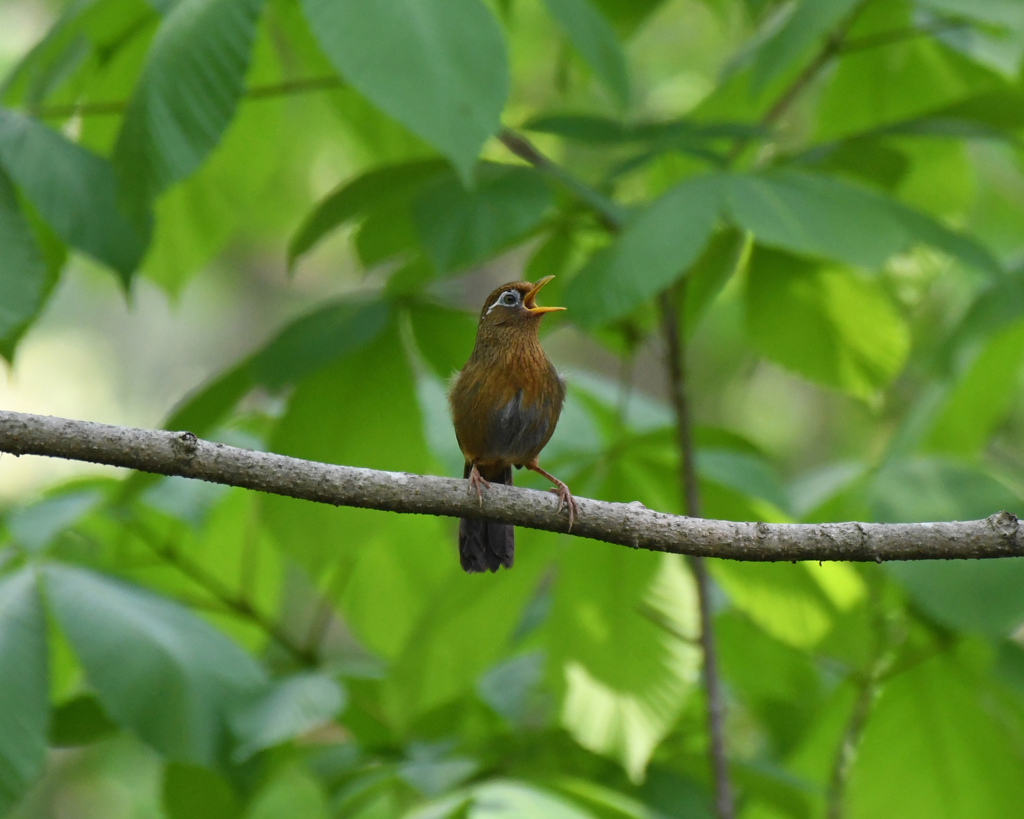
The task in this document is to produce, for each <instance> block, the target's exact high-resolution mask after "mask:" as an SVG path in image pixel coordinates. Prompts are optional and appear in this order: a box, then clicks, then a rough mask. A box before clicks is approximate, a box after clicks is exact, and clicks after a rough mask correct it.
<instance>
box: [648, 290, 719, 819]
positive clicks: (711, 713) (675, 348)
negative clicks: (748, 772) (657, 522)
mask: <svg viewBox="0 0 1024 819" xmlns="http://www.w3.org/2000/svg"><path fill="white" fill-rule="evenodd" d="M685 295H686V282H685V280H683V281H679V282H677V283H676V284H675V286H674V287H673V288H672V290H671V291H664V292H663V293H662V294H661V296H660V297H659V304H660V306H661V329H662V333H663V335H664V337H665V367H666V370H667V371H668V385H669V396H670V399H671V401H672V410H673V414H674V415H675V419H676V445H677V447H678V449H679V484H680V487H681V491H682V493H683V504H684V508H685V509H686V514H687V515H690V516H691V517H699V516H700V486H699V484H698V482H697V464H696V458H695V457H694V446H693V419H692V417H691V415H690V401H689V394H688V392H687V380H686V349H685V347H684V346H683V343H684V342H683V335H682V329H683V328H682V327H681V326H680V324H681V321H680V318H679V316H680V315H685V313H684V298H685ZM673 296H675V298H673ZM688 563H689V565H690V571H691V572H692V573H693V579H694V580H695V581H696V583H697V603H698V606H699V608H700V647H701V652H702V654H703V655H704V664H703V674H704V690H705V692H706V696H707V722H708V737H709V744H710V748H709V754H708V756H709V757H710V760H711V772H712V777H713V780H714V785H715V813H716V814H718V819H732V817H733V816H734V815H735V807H734V805H733V797H732V784H731V782H730V781H729V762H728V759H727V758H726V753H725V702H724V697H723V694H722V679H721V675H720V674H719V672H718V652H717V650H716V647H715V630H714V618H713V615H712V611H711V578H710V577H708V569H707V566H705V565H704V558H702V557H693V556H691V557H690V558H689V560H688Z"/></svg>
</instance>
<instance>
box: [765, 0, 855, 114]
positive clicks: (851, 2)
mask: <svg viewBox="0 0 1024 819" xmlns="http://www.w3.org/2000/svg"><path fill="white" fill-rule="evenodd" d="M860 2H861V0H801V2H800V3H799V4H798V5H797V6H796V7H795V8H794V9H793V12H792V13H791V14H790V15H789V17H788V18H787V19H786V21H785V23H783V24H782V26H781V27H780V28H779V29H778V31H776V32H775V33H774V34H773V35H772V36H771V37H769V38H768V39H767V40H765V41H764V42H763V43H761V45H760V46H759V47H758V49H757V53H756V54H755V56H754V67H753V71H752V72H751V76H752V82H751V85H752V87H753V90H754V93H755V94H760V93H761V92H762V91H764V89H766V88H767V87H768V86H769V85H771V84H772V82H773V81H774V80H775V79H776V78H778V77H779V76H781V75H782V74H783V73H784V72H786V71H788V70H790V69H791V68H793V67H794V66H795V64H796V63H797V61H798V60H803V59H804V58H805V57H806V56H807V55H808V52H809V51H810V50H811V49H812V47H814V46H820V44H821V43H822V42H823V41H824V39H825V37H826V35H830V34H832V32H833V31H834V29H835V28H836V26H837V25H839V23H841V22H842V21H843V19H844V18H846V17H848V16H849V15H850V12H851V11H853V9H854V8H856V6H857V5H858V4H859V3H860Z"/></svg>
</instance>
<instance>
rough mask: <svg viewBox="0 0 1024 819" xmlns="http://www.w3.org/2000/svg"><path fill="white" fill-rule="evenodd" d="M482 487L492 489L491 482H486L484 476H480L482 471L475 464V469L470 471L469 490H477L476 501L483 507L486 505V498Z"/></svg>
mask: <svg viewBox="0 0 1024 819" xmlns="http://www.w3.org/2000/svg"><path fill="white" fill-rule="evenodd" d="M482 487H487V488H488V489H490V488H491V484H490V481H487V480H485V479H484V476H483V475H481V474H480V470H478V469H477V468H476V464H473V468H472V469H471V470H470V471H469V489H470V491H472V490H474V489H475V490H476V499H477V501H479V503H480V505H481V506H483V504H484V496H483V492H481V488H482Z"/></svg>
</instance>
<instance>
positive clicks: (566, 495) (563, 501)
mask: <svg viewBox="0 0 1024 819" xmlns="http://www.w3.org/2000/svg"><path fill="white" fill-rule="evenodd" d="M526 468H527V469H530V470H532V471H534V472H536V473H537V474H538V475H543V476H544V477H545V478H547V479H548V480H549V481H551V483H553V484H554V485H555V486H554V488H553V489H550V490H549V491H551V492H554V493H555V494H556V495H558V508H557V509H556V510H555V511H556V512H561V511H562V507H563V506H564V507H565V508H566V509H568V510H569V531H570V532H571V531H572V524H573V521H574V520H575V519H576V515H578V514H579V512H580V508H579V506H578V505H577V504H576V499H575V498H574V497H573V496H572V492H570V491H569V487H568V486H566V485H565V484H564V483H562V482H561V481H560V480H558V478H556V477H555V476H554V475H552V474H551V473H550V472H545V471H544V470H543V469H541V468H540V466H539V465H538V464H537V459H536V458H534V459H533V460H532V461H530V463H528V464H526Z"/></svg>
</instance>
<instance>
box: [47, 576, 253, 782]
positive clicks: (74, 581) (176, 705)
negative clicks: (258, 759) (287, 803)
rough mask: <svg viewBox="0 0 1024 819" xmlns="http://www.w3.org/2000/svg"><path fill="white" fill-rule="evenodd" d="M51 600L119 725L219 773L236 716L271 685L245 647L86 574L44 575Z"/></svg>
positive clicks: (152, 598)
mask: <svg viewBox="0 0 1024 819" xmlns="http://www.w3.org/2000/svg"><path fill="white" fill-rule="evenodd" d="M43 573H44V577H45V584H46V590H47V600H48V601H49V603H50V605H51V606H52V607H53V611H54V613H55V614H56V616H57V620H58V622H59V623H60V626H61V628H62V630H63V631H64V634H65V635H66V636H67V639H68V642H69V643H70V644H71V647H72V649H73V651H74V652H75V654H76V656H77V657H78V659H79V661H80V662H81V664H82V667H83V668H84V669H85V674H86V678H87V679H88V680H89V683H90V684H91V685H92V687H93V688H94V689H95V691H96V695H97V697H98V698H99V700H100V702H101V703H102V704H103V707H104V709H105V710H106V711H107V713H108V714H109V715H110V717H111V718H112V719H113V720H114V721H115V722H117V723H118V724H119V725H121V726H122V727H124V728H128V729H130V730H132V731H134V732H135V733H136V734H137V735H138V736H139V737H140V738H141V739H142V740H143V741H145V742H146V743H148V744H149V745H151V746H152V747H154V748H156V749H157V750H158V751H159V752H160V753H162V754H164V755H165V756H167V757H168V758H170V759H174V760H180V761H184V762H192V763H195V764H200V765H213V764H214V763H215V762H216V761H217V760H218V759H220V758H222V757H223V755H224V753H225V752H226V750H227V743H228V728H227V709H228V707H229V706H230V705H232V704H233V703H234V702H236V701H237V700H238V699H239V698H241V697H243V696H245V695H247V694H249V693H250V692H251V691H254V690H256V689H258V688H260V687H261V686H263V685H265V684H266V677H265V675H264V673H263V671H262V669H260V667H259V666H258V665H256V663H255V662H253V660H252V659H251V658H250V657H249V655H248V654H247V653H246V652H245V651H243V650H242V649H241V648H240V647H239V646H238V645H237V644H235V643H234V642H232V641H231V640H230V639H229V638H228V637H226V636H225V635H224V634H222V633H221V632H219V631H217V630H216V629H214V628H213V627H212V626H210V625H208V624H207V623H205V622H204V621H202V620H200V619H199V618H198V617H196V616H195V615H193V614H192V613H191V612H189V611H188V610H187V609H185V608H182V607H181V606H179V605H177V604H176V603H173V602H171V601H170V600H166V599H164V598H161V597H158V596H156V595H154V594H152V593H150V592H147V591H144V590H143V589H140V588H137V587H132V586H128V585H126V584H124V583H121V582H119V581H115V580H111V579H108V578H106V577H103V576H102V575H99V574H96V573H94V572H91V571H86V570H85V569H79V568H73V567H70V566H59V565H49V566H47V567H46V568H45V569H43Z"/></svg>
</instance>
